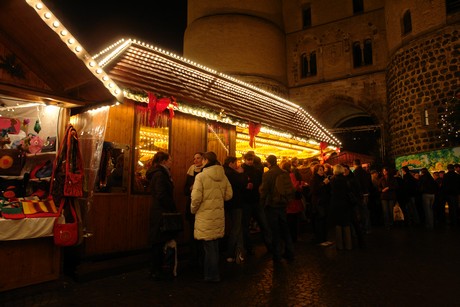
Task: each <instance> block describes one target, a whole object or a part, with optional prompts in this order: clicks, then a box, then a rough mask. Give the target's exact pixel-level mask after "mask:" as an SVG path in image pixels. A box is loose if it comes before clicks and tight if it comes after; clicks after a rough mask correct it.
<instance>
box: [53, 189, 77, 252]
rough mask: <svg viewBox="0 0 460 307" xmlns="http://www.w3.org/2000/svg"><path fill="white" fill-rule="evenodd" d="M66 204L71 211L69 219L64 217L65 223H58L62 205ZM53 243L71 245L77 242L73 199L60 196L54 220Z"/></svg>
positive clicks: (62, 209) (62, 210) (62, 208)
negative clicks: (56, 215)
mask: <svg viewBox="0 0 460 307" xmlns="http://www.w3.org/2000/svg"><path fill="white" fill-rule="evenodd" d="M65 206H68V207H69V209H70V212H71V220H70V221H69V220H68V217H64V218H65V223H60V218H59V217H60V216H61V215H62V213H63V212H64V207H65ZM53 234H54V244H55V245H56V246H73V245H76V244H77V243H78V219H77V214H76V212H75V208H74V204H73V200H72V199H70V198H66V197H64V198H62V199H61V204H60V205H59V211H58V217H57V218H56V220H55V221H54V228H53Z"/></svg>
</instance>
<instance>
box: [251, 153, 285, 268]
mask: <svg viewBox="0 0 460 307" xmlns="http://www.w3.org/2000/svg"><path fill="white" fill-rule="evenodd" d="M267 164H268V168H269V170H268V171H267V172H266V173H264V174H263V177H262V184H261V185H260V188H259V191H260V204H261V206H265V214H266V216H267V220H268V224H269V226H270V229H271V233H272V238H273V261H276V262H279V261H281V257H283V258H286V259H287V260H289V261H291V260H294V245H293V243H292V237H291V234H290V233H289V227H288V222H287V214H286V206H287V201H283V200H281V198H280V201H275V200H274V199H273V196H274V193H275V183H276V177H278V176H279V175H280V174H282V173H283V172H285V171H284V170H282V169H280V168H279V166H278V163H277V159H276V156H274V155H270V156H268V157H267ZM282 241H284V253H283V252H282V246H283V242H282Z"/></svg>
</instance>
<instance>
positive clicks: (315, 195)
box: [310, 164, 331, 246]
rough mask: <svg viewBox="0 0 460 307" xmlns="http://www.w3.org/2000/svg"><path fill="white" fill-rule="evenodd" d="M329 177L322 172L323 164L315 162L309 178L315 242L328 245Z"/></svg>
mask: <svg viewBox="0 0 460 307" xmlns="http://www.w3.org/2000/svg"><path fill="white" fill-rule="evenodd" d="M329 183H330V181H329V178H328V177H327V176H326V174H325V173H324V166H323V165H320V164H317V165H315V167H314V170H313V179H312V180H311V185H310V190H311V204H312V206H313V222H314V223H313V227H314V231H315V239H314V241H315V243H318V244H321V245H323V246H328V245H330V242H329V241H327V233H328V223H327V221H328V213H329V203H330V198H331V189H330V184H329Z"/></svg>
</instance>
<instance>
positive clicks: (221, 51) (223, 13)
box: [184, 0, 460, 161]
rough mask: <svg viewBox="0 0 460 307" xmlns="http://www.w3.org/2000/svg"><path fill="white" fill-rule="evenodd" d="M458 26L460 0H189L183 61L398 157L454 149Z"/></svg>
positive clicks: (459, 84)
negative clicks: (277, 99)
mask: <svg viewBox="0 0 460 307" xmlns="http://www.w3.org/2000/svg"><path fill="white" fill-rule="evenodd" d="M459 29H460V1H459V0H401V1H394V0H334V1H324V0H263V1H247V0H227V1H213V0H189V1H188V25H187V29H186V32H185V36H184V57H186V58H189V59H192V60H195V61H197V62H199V63H202V64H204V65H207V66H209V67H211V68H214V69H217V70H219V71H222V72H224V73H227V74H229V75H233V76H235V77H238V78H239V79H242V80H243V81H246V82H248V83H251V84H254V85H256V86H258V87H260V88H262V89H265V90H268V91H271V92H273V93H275V94H277V95H280V96H283V97H285V98H287V99H289V100H291V101H293V102H296V103H297V104H299V105H301V106H302V107H303V108H305V109H306V110H307V111H308V112H309V113H311V114H312V115H314V116H315V117H316V118H317V119H318V120H319V121H320V122H321V123H322V124H324V125H325V126H326V128H328V129H329V130H330V131H331V132H334V133H336V136H337V137H339V139H343V138H354V139H356V140H358V142H361V143H362V144H361V145H364V147H366V146H367V147H369V148H368V149H369V151H368V153H371V154H373V155H378V156H380V157H381V158H382V159H383V158H385V159H387V161H393V160H394V158H395V157H398V156H401V155H407V154H413V153H418V152H424V151H430V150H434V149H439V148H442V147H446V146H447V147H454V146H458V144H459V140H458V129H459V126H458V118H457V121H456V123H455V122H454V121H453V120H452V118H450V120H449V117H448V116H452V110H454V109H455V108H458V101H459V100H458V99H455V98H454V95H456V93H458V92H460V91H459V88H460V81H459V80H460V67H459V66H460V61H459V59H460V57H459V53H460V51H459V50H460V48H459V47H460V40H459ZM449 114H450V115H449ZM443 121H444V123H445V122H446V121H447V122H450V125H453V126H452V127H451V128H452V129H447V130H446V129H443V128H442V126H443V124H444V123H443ZM452 123H453V124H452ZM359 131H367V139H366V137H364V138H361V136H360V134H359V133H358V132H359ZM446 133H447V134H448V135H445V134H446ZM356 140H355V141H356ZM363 143H364V144H363ZM345 144H346V142H345ZM371 144H374V145H371ZM371 147H374V148H371Z"/></svg>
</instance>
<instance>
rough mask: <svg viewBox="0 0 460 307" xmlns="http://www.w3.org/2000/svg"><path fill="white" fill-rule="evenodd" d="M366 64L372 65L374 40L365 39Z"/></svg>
mask: <svg viewBox="0 0 460 307" xmlns="http://www.w3.org/2000/svg"><path fill="white" fill-rule="evenodd" d="M363 55H364V65H372V41H371V40H370V39H366V40H365V41H364V51H363Z"/></svg>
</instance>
